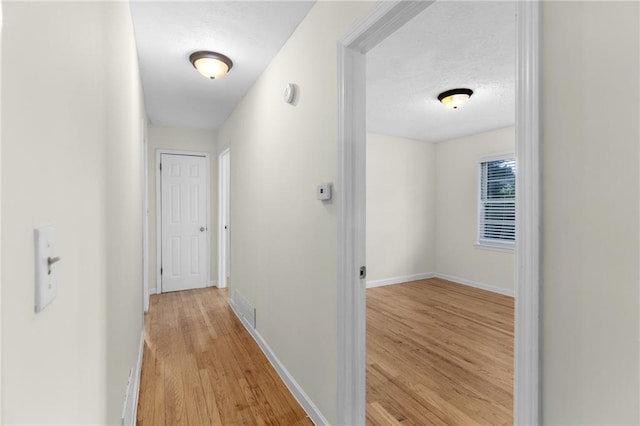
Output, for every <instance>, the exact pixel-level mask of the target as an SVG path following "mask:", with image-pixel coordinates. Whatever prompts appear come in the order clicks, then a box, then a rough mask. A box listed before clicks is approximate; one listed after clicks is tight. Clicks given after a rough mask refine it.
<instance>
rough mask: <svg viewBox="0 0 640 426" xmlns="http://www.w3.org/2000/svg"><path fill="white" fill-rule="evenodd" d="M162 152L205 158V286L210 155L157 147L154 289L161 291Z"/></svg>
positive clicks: (208, 267)
mask: <svg viewBox="0 0 640 426" xmlns="http://www.w3.org/2000/svg"><path fill="white" fill-rule="evenodd" d="M162 154H172V155H189V156H198V157H204V158H205V180H206V182H207V188H206V190H205V198H206V202H205V205H206V208H205V211H206V225H205V226H206V227H207V230H208V231H207V235H206V240H205V241H206V244H205V245H206V249H205V252H206V261H205V267H206V270H207V286H210V285H211V158H210V157H211V156H210V154H209V153H208V152H201V151H182V150H173V149H161V148H160V149H157V150H156V165H155V167H156V291H157V292H158V293H162V274H161V273H160V268H162V186H161V181H162V175H161V174H160V161H161V159H162Z"/></svg>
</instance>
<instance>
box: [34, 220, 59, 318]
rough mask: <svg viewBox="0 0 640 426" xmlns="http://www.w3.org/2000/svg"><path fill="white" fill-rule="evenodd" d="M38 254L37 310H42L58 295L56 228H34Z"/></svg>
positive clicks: (36, 253) (36, 252)
mask: <svg viewBox="0 0 640 426" xmlns="http://www.w3.org/2000/svg"><path fill="white" fill-rule="evenodd" d="M33 236H34V242H35V255H36V288H35V290H36V291H35V310H36V313H37V312H40V311H42V310H43V309H44V308H45V307H46V306H47V305H48V304H49V303H51V301H52V300H53V299H55V297H56V269H57V262H58V261H59V260H60V258H59V257H58V256H56V253H55V237H56V230H55V228H54V227H53V226H43V227H40V228H37V229H35V230H34V233H33Z"/></svg>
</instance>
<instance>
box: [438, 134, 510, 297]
mask: <svg viewBox="0 0 640 426" xmlns="http://www.w3.org/2000/svg"><path fill="white" fill-rule="evenodd" d="M435 151H436V162H435V165H436V170H437V171H436V190H435V193H436V202H435V206H436V239H435V254H436V262H435V263H436V272H438V273H440V274H445V275H448V276H451V277H456V278H461V279H463V280H470V281H475V282H478V283H481V284H485V285H489V286H493V287H498V288H499V289H504V290H506V291H507V292H512V291H513V288H514V279H515V275H514V274H515V270H514V262H515V259H514V252H513V251H497V250H495V249H488V248H485V247H483V248H480V247H478V246H476V242H477V239H478V162H479V160H480V158H481V157H482V156H485V155H490V154H507V153H514V152H515V131H514V128H513V127H509V128H505V129H499V130H493V131H490V132H484V133H479V134H477V135H472V136H467V137H463V138H457V139H452V140H448V141H445V142H440V143H437V144H435Z"/></svg>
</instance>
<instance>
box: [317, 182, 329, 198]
mask: <svg viewBox="0 0 640 426" xmlns="http://www.w3.org/2000/svg"><path fill="white" fill-rule="evenodd" d="M316 196H317V198H318V200H320V201H328V200H330V199H331V184H330V183H323V184H320V185H318V188H317V189H316Z"/></svg>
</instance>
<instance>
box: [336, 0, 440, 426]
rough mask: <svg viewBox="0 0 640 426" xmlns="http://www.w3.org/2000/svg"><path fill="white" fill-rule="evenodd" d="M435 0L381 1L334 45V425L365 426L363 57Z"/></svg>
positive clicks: (364, 137)
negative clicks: (335, 255)
mask: <svg viewBox="0 0 640 426" xmlns="http://www.w3.org/2000/svg"><path fill="white" fill-rule="evenodd" d="M432 3H433V1H383V2H380V3H378V5H377V6H376V7H375V8H374V10H373V11H372V12H371V13H370V14H369V15H368V16H366V17H365V18H364V19H363V20H361V21H360V22H358V23H356V24H355V25H354V26H353V27H352V28H351V30H350V31H349V32H348V33H347V34H345V35H344V36H343V37H342V38H341V39H340V40H339V41H338V43H337V54H338V194H339V203H338V319H337V325H338V368H337V373H338V377H337V384H338V389H337V408H338V410H337V411H338V425H340V426H342V425H363V424H365V379H366V369H365V368H366V347H365V333H366V329H365V327H366V304H365V291H366V282H365V279H363V277H361V275H360V271H361V268H362V267H364V266H365V260H366V253H365V249H366V244H365V238H366V223H365V222H366V183H365V182H366V118H365V111H366V102H365V95H366V58H365V54H366V52H368V51H369V50H371V49H373V48H374V47H375V46H376V45H377V44H378V43H380V42H381V41H382V40H384V39H385V38H387V37H388V36H389V35H391V34H392V33H393V32H394V31H396V30H397V29H398V28H400V27H402V26H403V25H404V24H405V23H407V22H409V21H410V20H411V19H412V18H413V17H414V16H416V15H417V14H418V13H420V12H421V11H423V10H424V9H426V8H427V7H428V6H429V5H430V4H432Z"/></svg>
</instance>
